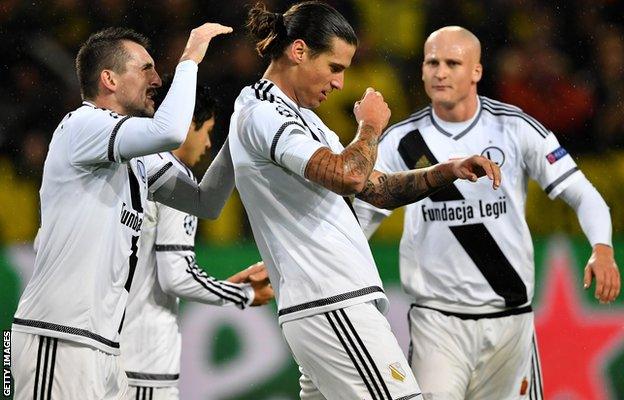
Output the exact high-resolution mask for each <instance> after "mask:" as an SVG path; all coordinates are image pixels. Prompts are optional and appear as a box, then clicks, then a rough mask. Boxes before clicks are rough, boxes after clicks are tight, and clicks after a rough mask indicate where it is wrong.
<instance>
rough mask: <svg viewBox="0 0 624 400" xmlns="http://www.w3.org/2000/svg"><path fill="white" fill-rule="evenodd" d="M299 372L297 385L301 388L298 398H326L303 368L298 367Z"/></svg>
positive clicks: (323, 399)
mask: <svg viewBox="0 0 624 400" xmlns="http://www.w3.org/2000/svg"><path fill="white" fill-rule="evenodd" d="M299 373H300V374H301V376H300V377H299V387H300V388H301V390H300V391H299V398H300V399H301V400H326V398H325V396H323V393H321V391H320V390H318V388H317V387H316V385H315V384H314V382H312V379H310V377H309V376H308V374H307V373H306V372H305V370H304V369H303V368H301V367H299Z"/></svg>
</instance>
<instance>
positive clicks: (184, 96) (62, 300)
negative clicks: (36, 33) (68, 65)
mask: <svg viewBox="0 0 624 400" xmlns="http://www.w3.org/2000/svg"><path fill="white" fill-rule="evenodd" d="M231 30H232V29H231V28H229V27H225V26H222V25H219V24H204V25H202V26H200V27H198V28H196V29H193V30H192V31H191V34H190V36H189V39H188V42H187V44H186V47H185V49H184V52H183V54H182V57H181V58H180V63H179V64H178V66H177V68H176V73H175V77H174V80H173V83H172V85H171V89H170V90H169V93H168V94H167V96H166V98H165V100H164V101H163V104H162V105H161V107H160V108H159V109H158V111H157V112H156V113H154V100H153V96H154V93H155V92H156V89H157V88H158V87H159V86H160V85H161V80H160V77H159V76H158V73H156V70H155V66H154V60H153V59H152V57H151V56H150V55H149V53H148V52H147V50H146V47H147V45H148V42H147V39H146V38H145V37H143V36H142V35H139V34H137V33H136V32H134V31H132V30H129V29H125V28H109V29H106V30H103V31H101V32H98V33H95V34H93V35H91V36H90V37H89V39H88V40H87V41H86V42H85V43H84V44H83V46H82V47H81V49H80V51H79V52H78V56H77V58H76V69H77V72H78V79H79V81H80V87H81V94H82V97H83V100H84V102H83V104H82V106H81V107H79V108H78V109H76V110H75V111H72V112H70V113H69V114H67V115H66V116H65V118H63V120H62V121H61V123H60V124H59V126H58V128H57V129H56V131H55V132H54V135H53V138H52V141H51V143H50V147H49V151H48V155H47V157H46V161H45V165H44V171H43V182H42V185H41V191H40V196H41V227H40V229H39V232H38V235H37V239H36V240H35V249H36V253H37V254H36V259H35V268H34V274H33V277H32V278H31V280H30V282H29V283H28V285H27V286H26V288H25V290H24V293H23V294H22V297H21V299H20V302H19V305H18V308H17V311H16V313H15V318H14V321H13V326H12V330H13V335H12V337H11V339H12V348H13V365H12V373H13V377H14V379H15V399H27V398H56V399H81V400H83V399H118V398H123V396H124V395H125V393H126V391H127V379H126V375H125V371H124V370H123V368H122V366H121V363H120V362H119V357H117V356H118V355H119V334H120V332H121V330H122V328H123V321H124V315H125V308H126V301H127V297H128V292H129V290H130V287H131V284H132V278H133V275H134V270H135V268H136V264H137V250H138V248H137V244H138V240H139V235H140V232H141V225H142V223H143V218H144V215H143V210H144V207H145V206H146V201H147V194H148V191H149V192H150V193H153V195H154V198H156V199H159V200H160V201H162V202H163V203H165V204H168V205H171V206H174V207H177V208H181V209H183V210H185V211H187V212H190V213H192V214H194V215H199V216H202V217H210V216H213V215H218V213H219V212H220V210H221V207H222V206H223V204H224V203H225V200H226V199H227V196H229V191H230V190H231V185H232V182H221V184H222V185H224V186H225V188H224V190H221V191H219V190H218V189H219V182H220V181H219V180H218V178H219V176H218V174H211V171H210V170H209V171H208V172H207V173H206V176H205V177H204V179H203V180H202V182H201V184H200V185H197V183H196V182H195V181H193V180H192V179H191V178H190V177H189V176H188V175H187V174H186V173H185V172H182V171H181V170H180V169H178V168H172V167H173V163H172V162H170V161H167V160H165V159H159V158H157V157H151V158H150V157H144V156H146V155H149V154H155V153H158V152H162V151H168V150H172V149H175V148H177V147H178V146H179V145H180V144H181V143H182V142H183V141H184V139H185V137H186V134H187V132H188V129H189V126H190V124H191V120H192V116H193V103H194V100H195V86H196V79H197V66H198V64H199V63H200V62H201V61H202V60H203V58H204V56H205V54H206V50H207V48H208V44H209V43H210V40H211V39H212V38H213V37H215V36H217V35H220V34H223V33H228V32H231ZM213 172H214V171H213ZM213 175H214V176H215V179H212V178H211V177H212V176H213ZM219 193H221V194H222V197H219V195H218V194H219Z"/></svg>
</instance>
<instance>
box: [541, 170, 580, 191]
mask: <svg viewBox="0 0 624 400" xmlns="http://www.w3.org/2000/svg"><path fill="white" fill-rule="evenodd" d="M578 170H579V168H578V167H574V168H571V169H569V170H568V171H566V172H565V173H563V174H562V175H561V176H560V177H559V178H557V179H556V180H555V181H554V182H553V183H551V184H550V185H548V186H547V187H546V189H544V192H546V194H550V192H552V191H553V189H554V188H556V187H557V186H559V184H560V183H561V182H563V181H565V180H566V179H568V177H569V176H570V175H572V174H573V173H575V172H576V171H578Z"/></svg>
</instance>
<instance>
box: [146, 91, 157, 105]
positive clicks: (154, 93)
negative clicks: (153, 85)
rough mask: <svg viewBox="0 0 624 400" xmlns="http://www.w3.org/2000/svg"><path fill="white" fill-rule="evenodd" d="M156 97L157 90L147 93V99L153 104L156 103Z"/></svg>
mask: <svg viewBox="0 0 624 400" xmlns="http://www.w3.org/2000/svg"><path fill="white" fill-rule="evenodd" d="M155 96H156V90H154V89H150V90H148V91H147V92H146V93H145V97H147V99H148V100H151V101H152V102H153V101H154V97H155Z"/></svg>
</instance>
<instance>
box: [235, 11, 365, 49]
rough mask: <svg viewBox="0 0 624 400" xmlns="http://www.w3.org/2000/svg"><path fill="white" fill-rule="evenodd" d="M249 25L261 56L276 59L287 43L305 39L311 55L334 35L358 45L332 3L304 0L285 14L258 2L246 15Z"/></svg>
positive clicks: (355, 37)
mask: <svg viewBox="0 0 624 400" xmlns="http://www.w3.org/2000/svg"><path fill="white" fill-rule="evenodd" d="M247 29H249V32H250V33H251V35H252V36H253V37H254V39H255V41H256V50H257V51H258V54H260V56H261V57H263V58H264V57H270V59H271V60H276V59H278V58H280V57H281V56H282V53H283V52H284V49H285V48H286V46H288V45H289V44H291V43H292V42H293V41H295V40H296V39H302V40H303V41H304V42H305V43H306V45H308V47H309V48H310V50H311V53H312V55H313V56H314V55H316V54H319V53H322V52H324V51H327V50H329V49H330V47H331V40H332V39H333V38H334V37H337V38H339V39H342V40H344V41H345V42H347V43H349V44H352V45H354V46H357V44H358V39H357V36H356V35H355V32H354V31H353V28H352V27H351V25H350V24H349V23H348V22H347V20H346V19H345V18H344V17H343V16H342V14H340V13H339V12H338V11H336V10H335V9H334V8H333V7H331V6H330V5H328V4H325V3H322V2H320V1H304V2H302V3H297V4H295V5H293V6H292V7H290V8H289V9H288V11H286V12H285V13H284V14H283V15H282V14H276V13H272V12H269V11H267V9H266V7H265V6H264V4H262V3H257V4H256V5H255V6H254V7H253V8H252V9H251V10H249V16H248V18H247Z"/></svg>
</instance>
